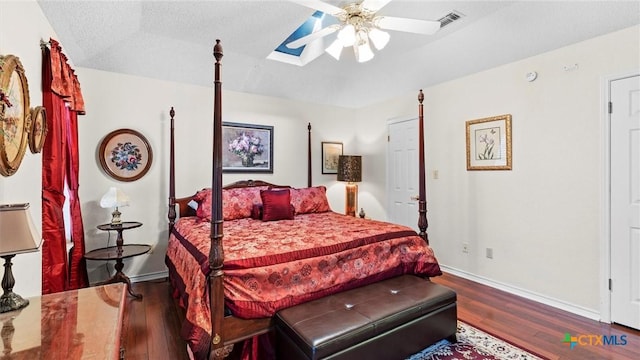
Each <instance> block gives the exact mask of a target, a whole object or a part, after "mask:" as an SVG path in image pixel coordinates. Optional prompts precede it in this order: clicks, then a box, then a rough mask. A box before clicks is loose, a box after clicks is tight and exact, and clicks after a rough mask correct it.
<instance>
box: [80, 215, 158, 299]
mask: <svg viewBox="0 0 640 360" xmlns="http://www.w3.org/2000/svg"><path fill="white" fill-rule="evenodd" d="M140 226H142V223H140V222H136V221H127V222H122V223H120V224H102V225H98V229H100V230H103V231H116V232H117V233H118V236H117V238H116V246H109V247H105V248H100V249H95V250H91V251H89V252H88V253H86V254H84V258H85V259H87V260H103V261H109V260H115V261H116V265H115V267H114V268H115V269H116V273H115V274H114V275H113V276H112V277H111V278H110V279H109V280H107V281H104V282H102V283H101V284H111V283H114V282H122V283H125V284H127V291H129V294H130V295H131V296H133V297H135V298H136V299H138V300H140V299H142V294H136V293H134V292H133V290H132V289H131V280H130V279H129V277H128V276H127V275H125V274H124V272H122V268H123V267H124V264H123V262H122V260H124V259H127V258H130V257H134V256H138V255H143V254H146V253H148V252H149V250H151V246H150V245H145V244H125V243H124V239H123V237H122V232H123V231H125V230H129V229H135V228H138V227H140Z"/></svg>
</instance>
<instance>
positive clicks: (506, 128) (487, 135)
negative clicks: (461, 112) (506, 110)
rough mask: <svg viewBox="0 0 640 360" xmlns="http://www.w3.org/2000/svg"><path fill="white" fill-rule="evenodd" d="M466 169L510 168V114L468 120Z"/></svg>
mask: <svg viewBox="0 0 640 360" xmlns="http://www.w3.org/2000/svg"><path fill="white" fill-rule="evenodd" d="M466 125H467V170H511V115H510V114H507V115H499V116H493V117H489V118H484V119H477V120H469V121H467V122H466Z"/></svg>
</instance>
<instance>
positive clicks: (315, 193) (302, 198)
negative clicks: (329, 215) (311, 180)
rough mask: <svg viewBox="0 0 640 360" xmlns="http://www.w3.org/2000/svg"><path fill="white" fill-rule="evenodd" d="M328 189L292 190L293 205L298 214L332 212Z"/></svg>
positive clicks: (318, 187) (320, 187) (316, 187)
mask: <svg viewBox="0 0 640 360" xmlns="http://www.w3.org/2000/svg"><path fill="white" fill-rule="evenodd" d="M326 192H327V188H326V187H324V186H322V185H321V186H315V187H310V188H303V189H291V203H292V204H293V206H294V207H295V209H296V214H307V213H320V212H327V211H330V210H331V208H330V207H329V201H327V193H326Z"/></svg>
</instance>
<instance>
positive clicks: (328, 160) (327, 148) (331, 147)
mask: <svg viewBox="0 0 640 360" xmlns="http://www.w3.org/2000/svg"><path fill="white" fill-rule="evenodd" d="M340 155H342V143H341V142H333V141H323V142H322V173H323V174H337V173H338V157H339V156H340Z"/></svg>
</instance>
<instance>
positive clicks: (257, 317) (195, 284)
mask: <svg viewBox="0 0 640 360" xmlns="http://www.w3.org/2000/svg"><path fill="white" fill-rule="evenodd" d="M213 53H214V56H215V59H216V62H215V79H214V118H213V174H212V186H211V188H210V189H203V190H200V191H198V192H197V193H196V194H195V195H193V196H190V197H185V198H176V197H175V180H176V179H175V166H174V161H175V150H174V146H175V142H174V116H175V112H174V110H173V108H172V109H171V111H170V116H171V139H170V167H169V169H170V180H169V187H170V189H169V214H168V217H169V232H170V238H169V244H168V249H167V256H166V263H167V266H168V268H169V278H170V281H171V283H172V285H173V288H174V295H175V296H176V298H178V301H179V302H180V305H181V306H183V307H184V308H186V314H185V317H186V319H185V322H184V324H183V329H182V336H183V337H185V340H187V342H188V343H189V346H190V350H191V351H192V353H193V355H194V357H196V358H206V357H207V356H208V357H209V358H211V359H222V358H224V357H226V356H227V355H228V354H229V353H230V352H231V351H232V350H233V346H234V344H236V343H239V342H241V341H243V340H248V339H254V340H255V342H253V343H250V342H245V344H244V350H243V352H247V351H248V352H251V353H253V354H254V356H255V354H256V350H255V349H256V346H257V345H256V344H257V343H258V340H257V338H255V337H256V336H258V335H262V334H267V333H272V331H271V330H272V328H273V321H272V318H273V315H274V314H275V313H276V312H277V311H279V310H281V309H284V308H287V307H290V306H294V305H297V304H301V303H304V302H307V301H310V300H313V299H317V298H320V297H323V296H326V295H330V294H334V293H337V292H340V291H343V290H347V289H351V288H355V287H359V286H363V285H366V284H371V283H374V282H377V281H380V280H384V279H388V278H391V277H394V276H398V275H401V274H407V273H408V274H416V275H420V276H423V277H430V276H436V275H440V274H441V272H440V268H439V265H438V263H437V260H436V259H435V257H434V255H433V251H432V249H431V248H430V247H429V246H428V240H427V233H426V229H427V220H426V200H425V199H426V196H425V191H424V188H425V184H424V147H423V142H424V141H423V125H422V124H423V113H422V101H423V99H424V97H423V95H422V91H420V95H419V99H418V100H419V121H420V135H419V138H420V148H419V151H420V154H419V158H420V164H419V166H420V171H419V172H420V195H419V221H418V225H419V228H420V234H419V235H418V234H416V233H415V231H413V230H411V229H409V228H407V227H404V226H400V225H395V224H390V223H385V222H379V221H374V220H364V219H359V218H355V217H349V216H345V215H340V214H336V213H334V212H332V211H331V209H330V208H329V205H328V202H327V199H326V193H325V190H326V189H325V188H324V187H323V186H316V187H312V184H311V183H312V181H311V124H309V125H308V127H307V130H308V156H307V161H308V172H307V188H302V189H296V188H292V187H290V186H286V185H285V186H281V185H274V184H270V183H267V182H263V181H252V180H249V181H241V182H237V183H234V184H231V185H228V186H223V184H222V149H223V145H222V137H221V128H222V117H221V94H222V92H221V91H222V90H221V81H220V67H221V59H222V56H223V54H222V47H221V45H220V41H219V40H217V41H216V45H215V46H214V51H213ZM194 201H195V202H196V203H197V204H198V205H197V208H196V209H194V208H192V207H191V206H190V205H189V203H191V204H193V202H194ZM283 204H284V205H283ZM176 208H177V211H176ZM178 215H179V216H180V218H179V219H178V220H177V221H176V218H177V217H178ZM271 220H273V221H271ZM223 224H224V227H223ZM223 239H224V244H223ZM263 339H265V338H264V337H263ZM267 341H268V337H267ZM251 347H253V348H251Z"/></svg>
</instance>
